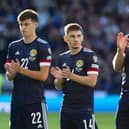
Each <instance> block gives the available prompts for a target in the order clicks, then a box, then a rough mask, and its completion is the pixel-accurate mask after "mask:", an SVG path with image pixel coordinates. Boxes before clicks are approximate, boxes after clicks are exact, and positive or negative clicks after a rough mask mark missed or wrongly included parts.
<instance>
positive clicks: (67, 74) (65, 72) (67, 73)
mask: <svg viewBox="0 0 129 129" xmlns="http://www.w3.org/2000/svg"><path fill="white" fill-rule="evenodd" d="M62 73H63V77H64V78H69V79H70V76H71V74H72V73H71V71H70V68H69V66H67V67H66V68H63V69H62Z"/></svg>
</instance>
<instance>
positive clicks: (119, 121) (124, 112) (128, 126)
mask: <svg viewBox="0 0 129 129" xmlns="http://www.w3.org/2000/svg"><path fill="white" fill-rule="evenodd" d="M116 129H129V99H128V98H126V97H125V96H124V97H122V98H121V99H120V101H119V106H118V111H117V116H116Z"/></svg>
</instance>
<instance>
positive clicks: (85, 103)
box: [55, 48, 99, 112]
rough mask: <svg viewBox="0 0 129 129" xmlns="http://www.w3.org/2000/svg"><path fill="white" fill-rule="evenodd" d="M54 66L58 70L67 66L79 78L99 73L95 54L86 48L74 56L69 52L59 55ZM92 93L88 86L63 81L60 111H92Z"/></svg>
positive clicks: (68, 80)
mask: <svg viewBox="0 0 129 129" xmlns="http://www.w3.org/2000/svg"><path fill="white" fill-rule="evenodd" d="M55 65H56V66H58V67H60V68H64V67H66V66H69V67H70V70H71V71H72V72H73V73H75V74H77V75H81V76H87V75H89V74H97V75H98V71H99V65H98V58H97V56H96V54H95V52H93V51H92V50H90V49H87V48H82V50H81V51H80V52H79V53H78V54H76V55H71V54H70V51H67V52H65V53H63V54H60V56H59V58H58V59H57V62H56V63H55ZM93 91H94V88H92V87H90V86H86V85H82V84H79V83H77V82H75V81H72V80H70V79H68V78H67V79H64V83H63V105H62V110H66V111H67V110H69V111H70V110H74V109H77V110H79V111H84V112H85V111H93Z"/></svg>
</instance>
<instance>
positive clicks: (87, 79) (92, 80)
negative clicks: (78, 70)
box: [70, 73, 97, 87]
mask: <svg viewBox="0 0 129 129" xmlns="http://www.w3.org/2000/svg"><path fill="white" fill-rule="evenodd" d="M70 79H71V80H73V81H75V82H77V83H80V84H82V85H86V86H89V87H95V85H96V82H97V75H91V76H80V75H77V74H74V73H73V74H71V76H70Z"/></svg>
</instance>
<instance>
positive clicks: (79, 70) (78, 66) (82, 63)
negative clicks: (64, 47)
mask: <svg viewBox="0 0 129 129" xmlns="http://www.w3.org/2000/svg"><path fill="white" fill-rule="evenodd" d="M83 65H84V62H83V60H82V59H79V60H77V62H76V68H75V69H76V71H77V72H81V71H82V67H83Z"/></svg>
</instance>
